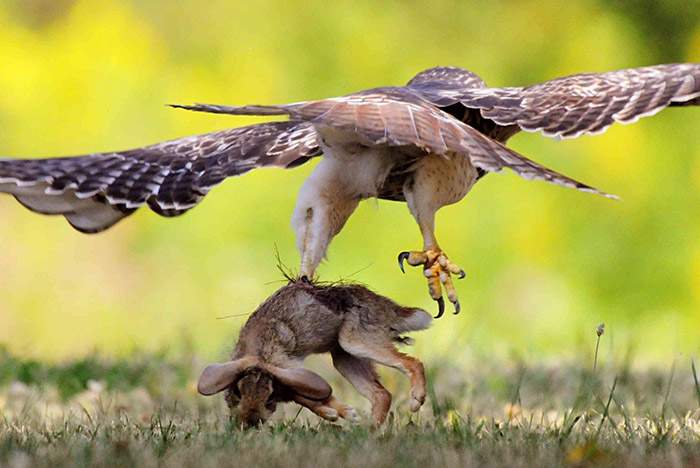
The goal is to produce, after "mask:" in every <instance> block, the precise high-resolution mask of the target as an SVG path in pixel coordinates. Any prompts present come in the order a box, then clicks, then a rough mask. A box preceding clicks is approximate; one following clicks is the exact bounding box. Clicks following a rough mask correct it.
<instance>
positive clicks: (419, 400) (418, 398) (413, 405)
mask: <svg viewBox="0 0 700 468" xmlns="http://www.w3.org/2000/svg"><path fill="white" fill-rule="evenodd" d="M423 403H425V388H422V387H412V388H411V393H410V394H409V399H408V409H409V411H411V412H412V413H415V412H416V411H418V410H419V409H420V407H421V406H423Z"/></svg>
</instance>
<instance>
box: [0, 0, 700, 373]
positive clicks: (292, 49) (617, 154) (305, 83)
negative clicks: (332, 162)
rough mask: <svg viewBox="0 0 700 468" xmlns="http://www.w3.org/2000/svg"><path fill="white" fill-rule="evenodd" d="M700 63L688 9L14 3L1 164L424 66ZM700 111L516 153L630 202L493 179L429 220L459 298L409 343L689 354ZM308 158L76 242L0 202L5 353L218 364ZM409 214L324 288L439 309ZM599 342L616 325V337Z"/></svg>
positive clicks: (383, 226) (354, 233) (251, 300)
mask: <svg viewBox="0 0 700 468" xmlns="http://www.w3.org/2000/svg"><path fill="white" fill-rule="evenodd" d="M680 61H687V62H700V2H698V1H697V0H695V1H683V2H681V1H665V2H655V1H652V0H638V1H629V2H606V1H602V0H601V1H581V2H550V1H540V2H525V1H522V2H521V1H492V2H461V1H457V0H455V1H442V2H432V3H424V2H419V1H385V2H379V1H373V0H361V1H354V2H314V1H306V2H284V1H256V2H243V1H241V2H236V1H232V2H223V1H199V0H196V1H195V0H184V1H178V2H172V1H167V0H151V1H149V2H142V1H137V0H4V1H2V2H0V155H2V156H5V157H18V158H32V157H46V156H59V155H77V154H85V153H91V152H98V151H113V150H122V149H129V148H132V147H138V146H142V145H144V144H149V143H154V142H158V141H162V140H166V139H170V138H176V137H179V136H184V135H188V134H195V133H204V132H209V131H213V130H217V129H222V128H228V127H233V126H240V125H245V124H249V123H253V122H255V120H253V119H249V118H241V117H227V116H215V115H197V114H194V113H188V112H183V111H178V110H173V109H169V108H166V107H164V106H163V104H165V103H171V102H176V103H192V102H211V103H221V104H246V103H283V102H292V101H300V100H308V99H314V98H323V97H329V96H335V95H340V94H346V93H349V92H353V91H356V90H360V89H363V88H369V87H374V86H380V85H400V84H404V83H405V82H407V81H408V80H409V79H410V78H411V77H412V76H413V75H414V74H416V73H417V72H419V71H420V70H423V69H425V68H429V67H432V66H436V65H454V66H460V67H464V68H468V69H470V70H473V71H475V72H476V73H477V74H479V75H480V76H482V77H483V78H484V79H485V81H486V82H487V83H488V84H490V85H492V86H508V85H528V84H532V83H535V82H539V81H544V80H547V79H551V78H554V77H558V76H562V75H567V74H573V73H579V72H589V71H607V70H615V69H620V68H627V67H636V66H644V65H652V64H656V63H664V62H680ZM699 128H700V108H685V109H669V110H666V111H664V112H662V113H661V114H659V115H657V116H654V117H652V118H647V119H643V120H641V121H640V122H638V123H636V124H634V125H631V126H621V125H616V126H613V127H612V128H611V129H610V130H609V131H608V132H607V133H605V134H604V135H599V136H592V137H591V136H587V137H582V138H579V139H577V140H566V141H556V140H552V139H548V138H545V137H543V136H541V135H539V134H520V135H518V136H516V137H514V138H513V139H512V140H511V142H510V145H511V146H513V147H514V148H515V149H516V150H518V151H519V152H521V153H522V154H524V155H526V156H528V157H531V158H533V159H535V160H536V161H539V162H541V163H543V164H545V165H548V166H550V167H552V168H554V169H556V170H559V171H561V172H563V173H564V174H567V175H569V176H572V177H575V178H577V179H579V180H581V181H583V182H587V183H590V184H592V185H594V186H596V187H598V188H600V189H602V190H605V191H608V192H611V193H615V194H617V195H619V196H621V197H622V199H623V201H622V202H614V201H610V200H607V199H604V198H603V197H599V196H595V195H590V194H583V193H579V192H576V191H574V190H571V189H564V188H561V187H556V186H552V185H548V184H545V183H540V182H528V181H525V180H523V179H521V178H518V177H516V176H514V175H513V174H510V173H506V174H493V175H489V176H488V177H486V178H485V179H484V180H483V181H481V182H480V183H479V184H478V185H477V186H476V187H475V188H474V190H473V191H472V193H471V194H470V195H469V196H468V197H466V198H465V199H464V200H463V201H462V202H461V203H459V204H457V205H453V206H450V207H447V208H445V209H443V210H442V211H441V212H440V213H439V214H438V219H437V235H438V238H439V239H440V242H441V246H442V247H443V248H444V249H445V250H446V252H447V253H448V255H449V256H450V258H451V259H453V260H454V261H455V262H457V263H458V264H459V265H460V266H462V267H463V268H464V269H465V270H466V272H467V278H466V279H464V280H462V281H460V282H458V283H457V286H458V291H459V294H460V298H461V301H462V309H463V312H462V314H461V315H460V316H457V317H454V316H451V315H449V314H447V315H446V316H445V317H444V318H442V319H441V320H438V321H437V322H436V323H435V325H434V326H433V328H432V329H431V330H429V331H427V332H424V333H423V334H422V335H420V336H418V337H417V338H418V348H419V349H418V352H419V353H420V354H422V355H423V356H426V357H427V359H428V360H442V359H446V360H456V361H458V360H462V359H468V358H469V357H473V356H475V355H483V356H504V357H511V356H520V357H525V358H528V357H533V358H537V359H540V358H542V359H545V358H566V357H571V356H578V355H580V354H581V353H589V354H590V352H591V351H592V349H593V344H592V343H594V340H595V335H594V327H595V325H596V324H597V323H599V322H601V321H605V322H606V324H607V330H608V332H607V333H608V334H606V335H605V336H606V339H608V348H605V346H604V347H603V348H602V349H603V350H604V351H605V352H607V353H608V355H609V354H610V353H612V354H613V355H614V356H620V359H622V358H624V356H627V355H632V356H634V358H635V359H636V360H637V361H639V362H648V361H665V360H669V359H674V358H675V357H676V356H678V353H681V352H682V353H686V355H687V354H690V355H697V354H698V351H700V138H698V134H699V132H698V129H699ZM314 165H315V162H312V163H310V164H307V165H304V166H302V167H300V168H298V169H294V170H290V171H283V170H277V169H268V170H261V171H258V172H253V173H250V174H248V175H245V176H243V177H241V178H238V179H235V180H229V181H227V182H225V183H224V184H222V185H221V186H219V187H217V188H216V189H214V190H213V191H212V192H211V193H210V194H209V195H208V196H207V197H206V199H205V200H204V201H203V202H202V203H201V205H200V206H198V207H197V208H195V209H194V210H192V211H191V212H189V213H187V214H186V215H185V216H183V217H181V218H175V219H164V218H160V217H158V216H157V215H155V214H153V213H152V212H150V211H149V210H147V209H142V210H139V211H138V212H137V213H136V214H135V215H133V216H131V217H129V218H128V219H126V220H125V221H123V222H121V223H119V224H118V225H117V226H116V227H114V228H112V229H110V230H109V231H107V232H105V233H102V234H98V235H94V236H86V235H83V234H80V233H78V232H76V231H74V230H73V229H71V228H70V226H69V225H68V224H67V223H66V222H65V220H64V219H63V218H62V217H46V216H39V215H36V214H33V213H31V212H29V211H27V210H25V209H24V208H22V207H21V206H20V205H19V204H17V203H16V202H15V201H14V200H13V199H12V198H11V197H10V196H4V195H0V343H4V344H6V345H7V346H8V347H9V348H10V350H11V351H13V352H15V353H20V354H22V355H27V356H34V357H38V358H42V359H49V360H57V359H63V358H67V357H74V356H80V355H84V354H87V353H91V352H94V350H100V351H102V352H103V353H106V354H121V353H125V352H129V351H131V350H134V349H147V350H158V349H163V348H167V349H171V350H177V349H178V348H179V347H181V346H184V345H185V344H186V345H187V346H189V347H191V348H193V349H194V350H195V351H196V352H197V353H199V354H202V355H204V356H206V357H209V358H220V357H221V356H222V355H223V350H224V349H225V348H226V347H227V346H229V345H230V344H231V343H232V342H233V340H234V337H235V334H236V332H237V330H238V328H239V327H240V326H241V325H242V323H243V322H244V321H245V316H236V317H230V318H227V319H219V317H223V316H229V315H236V314H245V313H248V312H250V311H252V310H253V309H254V308H255V307H256V306H257V304H259V303H260V302H261V301H262V300H264V299H265V298H266V297H267V296H268V295H269V294H270V293H272V292H273V291H274V290H275V289H276V288H278V287H279V286H281V283H280V280H281V275H280V273H279V272H278V270H277V268H276V261H275V250H276V249H278V250H279V254H280V257H281V259H282V261H283V262H284V263H285V264H286V265H288V266H290V267H292V268H296V267H297V266H298V265H297V263H298V255H297V252H296V250H295V247H294V236H293V233H292V231H291V229H290V228H289V218H290V215H291V211H292V208H293V206H294V202H295V199H296V195H297V191H298V189H299V186H300V185H301V183H302V181H303V180H304V178H305V177H306V175H307V174H308V173H309V172H310V171H311V169H312V168H313V166H314ZM421 245H422V244H421V238H420V235H419V231H418V229H417V226H416V225H415V222H414V220H413V218H412V217H411V216H410V214H409V213H408V210H407V208H406V205H405V204H399V203H393V202H378V203H377V202H373V201H370V202H365V203H363V204H362V205H361V206H360V208H359V209H358V210H357V212H356V213H355V215H354V216H352V217H351V219H350V221H349V222H348V225H347V226H346V228H345V229H344V230H343V232H342V233H341V234H340V235H339V236H338V237H337V238H336V239H335V241H334V242H333V243H332V244H331V248H330V251H329V261H328V262H327V263H326V264H324V265H322V267H321V269H320V271H319V273H320V274H321V278H322V279H325V280H336V279H338V278H351V279H353V280H357V281H362V282H365V283H367V284H369V285H371V286H372V287H373V288H374V289H375V290H376V291H378V292H380V293H382V294H386V295H388V296H390V297H391V298H393V299H394V300H396V301H398V302H400V303H403V304H411V305H416V306H422V307H424V308H426V309H427V310H429V311H430V312H434V310H435V304H434V303H433V302H432V301H431V300H430V298H429V296H428V294H427V286H426V282H425V279H424V278H423V276H422V274H421V272H420V271H418V270H415V269H411V270H410V271H408V272H407V274H406V275H402V274H401V273H400V271H399V269H398V266H397V263H396V256H397V254H398V253H399V252H400V251H401V250H410V249H416V248H419V247H420V246H421ZM608 337H609V338H608Z"/></svg>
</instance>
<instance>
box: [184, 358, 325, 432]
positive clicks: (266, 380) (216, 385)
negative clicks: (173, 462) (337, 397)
mask: <svg viewBox="0 0 700 468" xmlns="http://www.w3.org/2000/svg"><path fill="white" fill-rule="evenodd" d="M197 389H198V391H199V393H201V394H202V395H213V394H215V393H218V392H220V391H222V390H225V389H228V390H229V391H228V394H227V398H226V399H227V401H228V404H229V407H230V408H231V411H232V412H233V413H234V414H236V415H237V416H238V418H239V420H240V421H241V423H242V425H243V426H244V427H250V426H256V425H258V424H262V423H264V422H265V421H266V420H267V419H268V418H269V417H270V416H272V413H274V412H275V409H276V407H277V403H278V402H280V401H284V400H285V399H288V398H284V395H283V393H286V394H290V393H297V394H299V395H301V396H303V397H305V398H308V399H311V400H317V401H322V400H325V399H327V398H329V397H330V396H331V393H332V389H331V387H330V385H328V383H327V382H326V381H325V380H324V379H323V378H322V377H321V376H320V375H318V374H315V373H314V372H311V371H310V370H306V369H302V368H296V369H284V368H281V367H277V366H274V365H272V364H268V363H265V362H263V361H261V360H260V359H259V358H256V357H244V358H241V359H237V360H235V361H229V362H226V363H223V364H212V365H210V366H208V367H207V368H206V369H204V372H202V375H201V377H200V378H199V384H198V386H197Z"/></svg>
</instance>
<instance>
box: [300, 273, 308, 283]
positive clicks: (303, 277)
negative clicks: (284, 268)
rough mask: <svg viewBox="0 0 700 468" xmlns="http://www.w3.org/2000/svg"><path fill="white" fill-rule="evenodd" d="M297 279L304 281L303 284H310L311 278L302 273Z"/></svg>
mask: <svg viewBox="0 0 700 468" xmlns="http://www.w3.org/2000/svg"><path fill="white" fill-rule="evenodd" d="M299 281H301V282H302V283H305V284H311V280H310V279H309V277H308V276H306V275H302V276H301V277H300V278H299Z"/></svg>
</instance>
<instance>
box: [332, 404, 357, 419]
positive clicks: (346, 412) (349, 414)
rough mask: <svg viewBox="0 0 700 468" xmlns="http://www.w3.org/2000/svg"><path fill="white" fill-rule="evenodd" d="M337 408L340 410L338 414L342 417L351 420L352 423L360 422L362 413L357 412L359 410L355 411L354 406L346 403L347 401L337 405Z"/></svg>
mask: <svg viewBox="0 0 700 468" xmlns="http://www.w3.org/2000/svg"><path fill="white" fill-rule="evenodd" d="M335 409H337V410H338V414H339V415H340V417H341V418H343V419H345V420H346V421H349V422H351V423H357V422H360V415H359V414H357V411H355V408H353V407H352V406H350V405H346V404H345V403H341V404H340V405H338V406H336V407H335Z"/></svg>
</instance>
